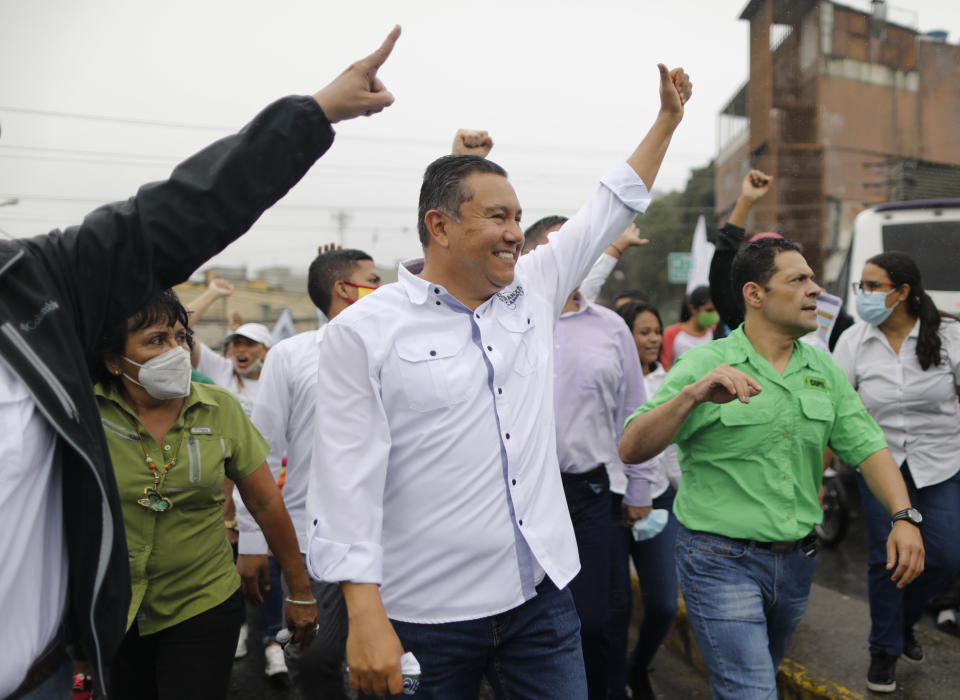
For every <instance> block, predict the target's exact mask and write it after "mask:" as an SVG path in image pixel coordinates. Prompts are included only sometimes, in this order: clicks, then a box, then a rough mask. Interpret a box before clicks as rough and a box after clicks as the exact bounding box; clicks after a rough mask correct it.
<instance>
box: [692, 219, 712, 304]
mask: <svg viewBox="0 0 960 700" xmlns="http://www.w3.org/2000/svg"><path fill="white" fill-rule="evenodd" d="M713 249H714V245H713V243H710V242H709V241H708V240H707V221H706V219H704V218H703V215H702V214H701V215H700V218H699V219H697V227H696V228H695V229H694V230H693V245H692V246H690V275H689V277H687V294H689V293H690V292H692V291H693V290H694V289H696V288H697V287H706V286H709V285H710V261H711V260H713Z"/></svg>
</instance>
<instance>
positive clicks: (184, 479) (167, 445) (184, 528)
mask: <svg viewBox="0 0 960 700" xmlns="http://www.w3.org/2000/svg"><path fill="white" fill-rule="evenodd" d="M96 395H97V404H98V406H99V408H100V416H101V420H102V422H103V428H104V432H105V434H106V436H107V445H108V446H109V448H110V459H111V461H112V462H113V470H114V474H115V475H116V478H117V487H118V489H119V491H120V503H121V505H122V507H123V521H124V525H125V526H126V532H127V549H128V550H129V553H130V579H131V584H132V595H131V600H130V611H129V615H128V617H127V627H128V628H129V627H130V625H132V624H133V621H134V619H136V620H137V622H138V627H139V631H140V634H152V633H154V632H159V631H160V630H162V629H165V628H167V627H171V626H172V625H175V624H177V623H179V622H183V621H184V620H186V619H189V618H191V617H193V616H195V615H198V614H200V613H202V612H205V611H207V610H209V609H210V608H213V607H215V606H217V605H219V604H220V603H222V602H223V601H225V600H226V599H227V598H229V597H230V596H231V595H232V594H233V592H234V591H236V590H237V588H238V587H239V586H240V577H239V576H238V574H237V569H236V567H235V566H234V564H233V551H232V549H231V547H230V544H229V543H228V542H227V540H226V537H225V532H224V528H223V501H224V496H223V477H224V474H226V476H228V477H230V478H231V479H233V480H234V481H240V480H241V479H243V478H245V477H247V476H250V475H251V474H252V473H253V472H255V471H256V470H257V468H258V467H260V465H261V464H263V462H264V460H265V459H266V457H267V452H269V448H268V446H267V444H266V442H265V441H264V440H263V438H262V437H260V434H259V433H258V432H257V430H256V428H254V427H253V424H252V423H251V422H250V420H249V419H248V418H247V416H246V415H245V414H244V412H243V409H242V408H241V407H240V404H239V403H238V402H237V400H236V399H234V398H233V397H232V396H231V395H230V393H229V392H228V391H226V390H225V389H221V388H219V387H216V386H212V385H208V384H197V383H194V384H193V385H192V386H191V388H190V395H189V396H188V397H187V398H186V399H185V400H184V404H183V409H182V410H181V411H180V416H179V417H178V418H177V422H176V423H174V425H173V427H172V428H170V430H169V431H168V432H167V434H166V435H165V436H164V437H163V440H162V442H161V443H160V444H157V442H156V441H155V440H154V439H153V437H152V436H151V435H150V433H149V432H147V429H146V428H145V427H144V425H143V424H142V423H141V422H140V420H139V419H138V418H137V416H136V414H135V413H134V412H133V410H131V409H130V407H129V406H127V404H126V402H125V401H124V400H123V397H122V396H121V395H120V393H119V391H118V390H117V389H116V388H115V387H113V386H112V385H111V386H105V385H103V384H98V385H97V386H96ZM184 428H185V430H184V433H183V443H182V444H181V446H180V451H179V453H177V461H176V464H174V465H173V466H172V467H171V468H170V470H169V471H168V472H167V474H166V477H165V478H164V479H163V481H162V482H161V484H160V488H159V490H160V492H161V494H162V495H164V496H166V497H167V498H169V499H170V500H171V501H172V502H173V507H172V508H171V509H170V510H168V511H164V512H160V513H158V512H156V511H153V510H150V509H148V508H145V507H143V506H141V505H139V504H138V503H137V500H138V499H140V498H143V497H144V489H145V488H147V487H148V486H152V485H153V473H152V472H151V471H150V469H149V467H147V464H146V461H145V459H144V454H143V448H142V447H141V442H140V440H141V438H142V440H143V445H144V446H145V447H146V449H147V452H148V453H149V454H150V457H151V458H152V459H153V461H154V463H155V464H156V465H157V467H158V469H162V468H163V465H164V464H166V463H167V462H168V461H169V460H170V459H171V458H172V457H173V455H174V453H176V452H177V443H178V441H179V440H180V431H181V429H184ZM138 432H139V436H138V434H137V433H138Z"/></svg>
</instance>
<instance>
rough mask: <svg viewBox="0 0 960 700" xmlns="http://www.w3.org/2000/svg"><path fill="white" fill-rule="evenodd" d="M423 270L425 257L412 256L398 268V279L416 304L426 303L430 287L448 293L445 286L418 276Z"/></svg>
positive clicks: (408, 296)
mask: <svg viewBox="0 0 960 700" xmlns="http://www.w3.org/2000/svg"><path fill="white" fill-rule="evenodd" d="M422 271H423V258H410V259H409V260H404V261H403V262H401V263H400V266H399V267H398V268H397V281H398V282H399V283H400V285H401V286H402V287H403V290H404V291H405V292H406V293H407V298H409V299H410V301H411V302H412V303H414V304H424V303H426V301H427V299H429V298H430V287H431V286H433V287H434V288H436V289H439V290H441V293H443V294H446V291H447V290H445V289H444V288H443V287H441V286H440V285H438V284H433V283H431V282H428V281H427V280H425V279H423V278H421V277H417V275H419V274H420V273H421V272H422Z"/></svg>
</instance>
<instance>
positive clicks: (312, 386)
mask: <svg viewBox="0 0 960 700" xmlns="http://www.w3.org/2000/svg"><path fill="white" fill-rule="evenodd" d="M381 282H382V280H381V278H380V274H379V273H378V272H377V268H376V267H375V266H374V264H373V259H372V258H371V257H370V256H369V255H367V254H366V253H364V252H363V251H360V250H329V251H327V252H322V253H321V254H320V255H318V256H317V257H316V258H315V259H314V261H313V262H312V263H311V264H310V270H309V272H308V273H307V291H308V293H309V294H310V299H311V300H312V301H313V303H314V305H315V306H316V307H317V308H318V309H319V310H320V311H322V312H323V313H324V315H326V317H327V318H329V319H331V320H332V319H334V318H336V316H337V315H338V314H339V313H340V312H341V311H343V310H344V309H345V308H347V307H348V306H350V305H351V304H353V303H355V302H356V301H357V300H358V299H359V298H361V297H362V296H366V295H367V294H369V293H370V292H371V291H373V290H374V289H376V288H377V287H379V286H380V284H381ZM326 328H327V326H325V325H324V326H321V327H320V328H319V329H317V330H315V331H307V332H306V333H300V334H298V335H295V336H293V337H292V338H287V339H286V340H283V341H281V342H279V343H277V344H276V345H275V346H274V347H273V349H272V350H271V351H270V355H269V357H268V358H267V361H266V362H265V363H264V365H263V372H262V373H261V378H262V380H263V381H262V384H261V388H260V392H259V393H258V395H257V400H256V402H255V403H254V406H253V416H252V419H253V423H254V425H255V426H256V427H257V430H259V431H260V434H261V435H262V436H263V438H264V439H265V440H266V441H267V443H268V444H269V445H270V455H269V456H268V458H267V462H268V464H270V468H271V470H273V471H274V478H276V479H279V477H280V468H279V467H280V461H281V459H282V457H283V455H284V454H285V455H286V457H287V470H286V476H285V477H284V484H283V491H282V494H283V502H284V505H285V506H286V507H287V512H289V513H290V519H291V520H292V521H293V523H294V525H295V526H296V527H297V531H298V532H299V533H300V551H301V552H306V551H307V550H306V545H307V538H306V533H307V516H306V512H305V504H306V498H307V479H308V476H309V471H310V455H311V453H312V452H313V431H314V427H315V425H316V422H315V418H314V414H315V408H316V404H317V393H316V384H317V362H318V355H319V353H320V344H321V343H322V342H323V335H324V332H325V331H326ZM320 371H322V372H336V371H337V367H336V366H327V367H322V368H321V370H320ZM322 405H323V404H322V403H321V407H322ZM237 522H238V524H239V526H240V543H239V552H240V556H241V557H242V558H245V559H250V560H252V562H251V563H252V564H253V565H252V566H249V567H248V566H241V567H240V569H241V572H255V571H259V572H260V577H261V578H263V577H264V576H269V568H268V562H267V541H266V539H264V536H263V533H262V532H261V531H260V528H259V527H258V525H257V522H256V520H254V519H253V517H251V516H250V515H249V513H248V512H247V510H246V508H245V507H244V506H243V504H242V502H240V501H239V500H238V503H237ZM256 578H257V577H256V576H254V579H253V580H252V581H251V582H250V585H253V586H256V585H257V581H256ZM310 587H311V589H312V590H313V597H314V598H315V599H316V600H317V616H318V620H319V621H320V629H319V630H318V632H317V636H316V637H315V638H314V640H313V643H312V644H311V645H310V646H309V647H308V648H307V649H306V650H302V651H301V650H300V649H299V647H297V646H296V645H294V644H289V645H287V647H286V649H285V653H286V658H287V669H288V670H289V673H290V680H291V681H292V683H293V685H294V686H295V687H296V688H297V690H298V691H299V693H300V695H301V696H302V697H303V698H306V699H308V700H312V699H313V698H316V699H317V700H335V699H336V698H346V694H345V693H344V685H343V671H342V668H341V666H342V664H343V653H344V641H345V639H346V635H347V612H346V608H345V606H344V603H343V595H342V594H341V592H340V587H339V586H338V585H337V584H334V583H324V582H321V581H315V580H311V582H310Z"/></svg>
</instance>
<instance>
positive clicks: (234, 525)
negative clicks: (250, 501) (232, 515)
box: [223, 520, 240, 532]
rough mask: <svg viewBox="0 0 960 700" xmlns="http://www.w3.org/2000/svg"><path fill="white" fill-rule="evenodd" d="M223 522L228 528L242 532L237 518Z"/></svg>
mask: <svg viewBox="0 0 960 700" xmlns="http://www.w3.org/2000/svg"><path fill="white" fill-rule="evenodd" d="M223 524H224V527H226V528H227V529H228V530H233V531H234V532H240V528H239V527H238V526H237V521H236V520H224V521H223Z"/></svg>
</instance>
